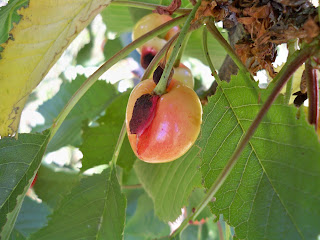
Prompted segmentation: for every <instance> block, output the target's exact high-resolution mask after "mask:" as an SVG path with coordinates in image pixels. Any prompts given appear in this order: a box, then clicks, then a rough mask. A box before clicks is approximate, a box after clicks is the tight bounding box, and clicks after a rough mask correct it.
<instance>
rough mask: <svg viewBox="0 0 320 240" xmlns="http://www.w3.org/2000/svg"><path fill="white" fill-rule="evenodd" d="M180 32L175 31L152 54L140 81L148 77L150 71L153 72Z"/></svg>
mask: <svg viewBox="0 0 320 240" xmlns="http://www.w3.org/2000/svg"><path fill="white" fill-rule="evenodd" d="M179 33H180V32H177V33H176V34H175V35H174V36H173V37H172V38H170V40H169V41H168V42H167V43H166V44H165V45H164V46H163V47H162V48H161V50H160V51H159V52H158V53H157V54H156V55H155V56H154V58H153V59H152V61H151V62H150V64H149V65H148V67H147V69H146V70H145V72H144V74H143V76H142V78H141V81H143V80H145V79H148V78H149V77H150V75H151V73H153V72H154V70H155V69H156V67H157V66H158V63H159V62H160V60H161V59H162V58H163V57H164V55H165V53H166V51H167V50H168V48H169V47H170V46H171V45H172V44H173V43H174V42H175V41H176V40H177V38H178V36H179Z"/></svg>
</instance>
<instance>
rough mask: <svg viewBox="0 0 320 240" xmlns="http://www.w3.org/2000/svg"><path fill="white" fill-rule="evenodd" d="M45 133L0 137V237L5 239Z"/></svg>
mask: <svg viewBox="0 0 320 240" xmlns="http://www.w3.org/2000/svg"><path fill="white" fill-rule="evenodd" d="M48 137H49V132H48V131H46V132H45V133H44V134H20V136H19V140H15V139H11V138H4V139H1V140H0V239H7V238H8V237H9V235H10V232H11V230H12V228H13V226H14V223H15V221H16V218H17V215H18V213H19V211H20V208H21V204H22V201H23V199H24V195H25V194H26V192H27V190H28V188H29V186H30V184H31V182H32V180H33V178H34V176H35V174H36V172H37V169H38V167H39V165H40V163H41V159H42V156H43V154H44V151H45V149H46V146H47V143H48Z"/></svg>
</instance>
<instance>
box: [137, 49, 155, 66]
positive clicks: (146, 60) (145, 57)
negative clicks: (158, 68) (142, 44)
mask: <svg viewBox="0 0 320 240" xmlns="http://www.w3.org/2000/svg"><path fill="white" fill-rule="evenodd" d="M157 53H158V51H157V50H156V49H154V48H152V47H149V48H145V49H143V50H142V53H141V59H140V64H141V66H142V67H143V68H144V69H146V68H147V67H148V66H149V64H150V63H151V61H152V59H153V58H154V56H155V55H156V54H157Z"/></svg>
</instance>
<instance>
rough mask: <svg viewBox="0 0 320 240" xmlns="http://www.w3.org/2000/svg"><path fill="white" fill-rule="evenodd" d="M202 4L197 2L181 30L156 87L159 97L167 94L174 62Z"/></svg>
mask: <svg viewBox="0 0 320 240" xmlns="http://www.w3.org/2000/svg"><path fill="white" fill-rule="evenodd" d="M200 4H201V0H199V1H198V2H197V4H196V5H195V6H194V7H193V9H192V11H191V13H190V14H189V16H188V18H187V20H186V21H185V23H184V25H183V27H182V29H181V32H180V34H179V37H178V39H177V42H176V43H175V45H174V47H173V50H172V53H171V55H170V57H169V60H168V62H167V64H166V67H165V68H164V71H163V73H162V76H161V78H160V81H159V83H158V84H157V86H156V87H155V89H154V90H153V92H154V93H155V94H157V95H159V96H161V95H163V94H165V93H166V88H167V82H168V78H169V75H170V72H171V69H172V67H173V64H174V61H175V59H176V57H177V55H178V52H179V49H180V48H181V45H182V42H183V41H184V39H185V36H186V34H187V33H188V31H189V28H190V24H191V20H193V18H194V16H195V14H196V11H197V9H198V8H199V6H200Z"/></svg>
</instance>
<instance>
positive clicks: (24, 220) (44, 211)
mask: <svg viewBox="0 0 320 240" xmlns="http://www.w3.org/2000/svg"><path fill="white" fill-rule="evenodd" d="M49 214H50V209H49V207H48V206H47V205H46V204H44V203H39V202H37V201H35V200H32V199H31V198H30V197H25V199H24V201H23V203H22V207H21V210H20V212H19V215H18V218H17V221H16V224H15V226H14V229H13V231H12V233H11V236H10V239H11V240H13V239H20V238H22V239H27V237H28V236H29V235H30V234H31V233H34V232H35V231H37V230H38V229H40V228H42V227H43V226H45V225H46V223H47V216H48V215H49Z"/></svg>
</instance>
